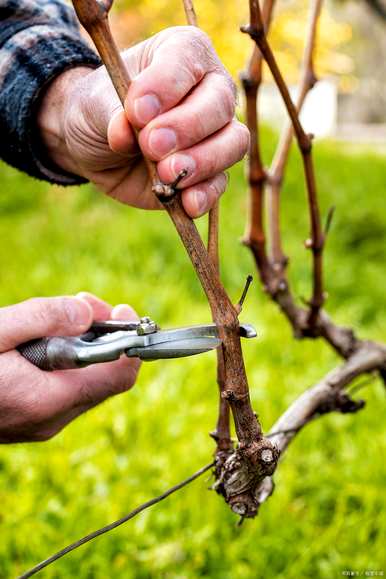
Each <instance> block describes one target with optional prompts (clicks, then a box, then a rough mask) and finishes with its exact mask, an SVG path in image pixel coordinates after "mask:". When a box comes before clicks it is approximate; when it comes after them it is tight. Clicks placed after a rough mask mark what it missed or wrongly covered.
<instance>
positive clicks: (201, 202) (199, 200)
mask: <svg viewBox="0 0 386 579" xmlns="http://www.w3.org/2000/svg"><path fill="white" fill-rule="evenodd" d="M194 200H195V203H196V207H197V214H198V215H202V214H203V213H205V211H206V209H207V206H208V201H207V198H206V195H205V193H204V192H203V191H200V190H198V191H195V192H194Z"/></svg>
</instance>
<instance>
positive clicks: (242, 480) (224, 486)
mask: <svg viewBox="0 0 386 579" xmlns="http://www.w3.org/2000/svg"><path fill="white" fill-rule="evenodd" d="M73 4H74V8H75V10H76V13H77V15H78V18H79V20H80V22H81V24H82V25H83V26H84V28H85V29H86V30H87V32H88V33H89V34H90V36H91V38H92V39H93V41H94V44H95V46H96V48H97V50H98V52H99V54H100V57H101V59H102V61H103V63H104V64H105V66H106V69H107V71H108V73H109V75H110V77H111V80H112V82H113V84H114V87H115V89H116V91H117V93H118V96H119V98H120V100H121V103H122V104H124V101H125V97H126V94H127V90H128V87H129V84H130V79H129V77H128V73H127V70H126V68H125V66H124V63H123V61H122V59H121V57H120V54H119V51H118V49H117V47H116V44H115V42H114V40H113V38H112V35H111V31H110V27H109V21H108V12H109V9H110V8H111V5H112V2H111V1H104V2H102V1H94V0H74V1H73ZM147 167H148V171H149V175H150V177H151V181H152V190H153V193H154V194H155V195H156V196H157V198H158V200H159V201H161V203H162V204H163V206H164V207H165V209H166V211H167V212H168V214H169V216H170V218H171V220H172V221H173V223H174V225H175V227H176V229H177V232H178V234H179V236H180V239H181V241H182V243H183V244H184V246H185V249H186V251H187V253H188V255H189V257H190V260H191V262H192V264H193V267H194V269H195V271H196V274H197V276H198V278H199V280H200V282H201V285H202V287H203V289H204V291H205V294H206V297H207V299H208V302H209V306H210V308H211V312H212V317H213V320H214V321H215V323H216V324H217V326H218V328H219V334H220V338H221V339H222V353H223V360H224V378H225V383H224V387H223V396H224V398H225V399H226V400H227V401H228V403H229V405H230V407H231V410H232V414H233V418H234V422H235V427H236V434H237V437H238V440H239V445H238V448H237V449H236V450H234V452H233V453H232V454H231V455H230V456H229V457H227V459H226V460H225V461H223V462H221V464H220V466H219V469H218V473H217V474H218V475H219V476H220V478H219V480H218V487H219V490H221V492H222V493H223V494H224V497H225V499H226V500H227V502H229V504H230V506H231V508H232V509H233V510H234V511H235V512H236V513H238V514H240V515H241V516H243V517H253V516H254V515H255V514H256V512H257V503H256V500H255V489H256V487H257V486H258V484H259V483H260V482H261V481H262V479H263V478H264V477H265V476H267V475H270V474H272V473H273V471H274V469H275V467H276V464H277V460H278V452H277V450H276V447H275V446H274V445H273V444H272V443H271V442H270V441H269V440H268V439H267V438H264V436H263V434H262V429H261V425H260V423H259V421H258V419H257V417H256V415H255V414H254V412H253V410H252V407H251V403H250V398H249V388H248V381H247V377H246V373H245V367H244V361H243V357H242V351H241V345H240V336H239V322H238V312H237V310H236V308H235V307H234V306H233V304H232V302H231V300H230V298H229V296H228V294H227V293H226V291H225V289H224V287H223V285H222V284H221V281H220V279H219V275H218V272H217V271H216V267H215V265H214V263H213V262H212V260H211V258H210V256H209V254H208V251H207V250H206V248H205V246H204V244H203V242H202V239H201V237H200V235H199V233H198V231H197V228H196V226H195V224H194V223H193V221H192V220H191V219H190V218H189V217H188V216H187V214H186V213H185V211H184V209H183V206H182V202H181V198H180V195H179V192H178V189H177V184H172V185H167V184H163V183H161V181H160V179H159V177H158V175H157V170H156V166H155V164H154V163H152V162H151V161H150V160H147Z"/></svg>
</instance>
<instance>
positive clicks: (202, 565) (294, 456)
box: [0, 0, 386, 579]
mask: <svg viewBox="0 0 386 579" xmlns="http://www.w3.org/2000/svg"><path fill="white" fill-rule="evenodd" d="M246 5H247V3H246V2H240V1H237V2H236V1H233V0H226V1H224V2H222V3H221V6H220V5H219V3H218V2H214V1H213V0H205V1H204V0H197V2H196V8H197V13H198V16H199V22H200V24H201V26H202V27H203V28H204V29H205V30H206V31H207V32H208V33H209V34H210V35H211V37H212V38H213V41H214V44H215V46H216V47H217V49H218V52H219V54H220V56H221V58H222V59H223V60H224V61H225V63H226V64H227V66H228V67H229V68H230V70H231V71H232V73H233V74H234V76H236V75H237V73H238V71H239V70H240V69H242V68H243V66H244V62H245V59H246V57H247V55H248V53H249V51H250V47H251V45H250V42H249V40H248V39H247V38H245V37H244V36H243V35H241V34H240V33H239V32H238V26H239V24H241V23H243V22H245V21H246V19H247V6H246ZM379 6H380V10H381V11H382V4H380V5H379ZM379 6H378V8H379ZM378 12H379V9H378ZM306 14H307V7H306V5H305V4H304V3H302V2H298V1H297V0H296V1H283V2H280V3H279V4H278V10H277V15H276V17H275V24H274V26H273V29H272V35H271V36H272V42H273V46H274V48H275V51H276V54H277V55H278V57H279V62H280V64H281V65H282V67H283V70H284V73H285V76H286V78H288V79H289V82H290V83H291V85H292V86H293V87H295V86H296V82H297V70H298V64H299V59H300V55H301V51H302V42H303V39H304V27H305V22H306ZM183 22H184V15H183V11H182V9H181V6H180V2H178V1H177V0H169V1H166V0H159V1H157V2H155V0H143V1H141V2H131V1H124V0H121V1H117V3H116V9H115V17H114V28H115V31H116V34H117V35H119V43H120V45H121V46H122V47H127V46H129V45H130V44H132V43H134V42H136V41H137V40H139V39H142V38H145V37H146V36H148V35H149V34H152V33H155V32H157V31H158V30H160V29H162V28H163V27H166V26H169V25H176V24H182V23H183ZM384 31H385V24H384V22H383V20H382V18H381V17H380V15H379V14H378V13H377V12H376V10H375V9H374V6H370V5H369V4H367V3H366V2H364V1H363V2H359V1H358V2H348V1H347V2H334V3H328V4H327V10H326V11H325V13H324V15H323V17H322V20H321V30H320V34H319V50H318V57H317V60H316V63H317V73H318V75H319V77H320V78H322V79H323V81H322V82H321V88H320V92H319V96H315V95H317V93H316V92H315V95H314V100H313V101H312V102H310V104H309V106H310V107H312V108H311V109H309V111H310V112H308V113H307V114H305V121H307V119H308V121H307V122H310V123H312V122H315V119H317V120H318V121H319V124H318V126H319V128H320V131H319V133H318V134H319V136H320V138H319V139H318V140H317V141H316V145H315V162H316V173H317V179H318V185H319V191H320V201H321V208H322V212H323V215H324V216H325V215H326V213H327V211H328V208H329V207H330V206H331V205H335V206H336V215H335V217H334V222H333V227H332V230H331V232H330V235H329V239H328V244H327V249H326V257H325V263H326V286H327V290H328V293H329V299H328V302H327V309H328V311H329V313H330V314H331V315H332V316H333V317H334V319H335V320H336V321H337V322H339V323H342V324H348V325H352V326H354V327H355V328H356V329H357V331H358V333H359V335H360V336H361V337H368V338H372V339H378V340H384V341H385V340H386V329H385V328H386V310H385V289H384V288H385V265H384V264H385V247H386V201H385V184H386V158H385V156H386V152H385V148H384V140H385V133H384V130H383V126H384V123H386V119H385V115H386V108H385V91H384V83H385V78H386V75H385V72H386V71H385V50H384V49H385V37H384ZM266 79H267V84H266V88H265V89H264V90H265V92H264V94H263V96H262V105H263V110H264V118H265V126H264V128H263V135H262V142H263V149H264V150H263V153H264V160H265V162H266V163H267V164H268V163H269V161H270V159H271V157H272V154H273V152H274V148H275V144H276V142H277V130H278V128H280V127H278V125H280V123H282V120H281V119H282V117H281V116H280V114H279V112H278V113H277V115H276V116H277V118H276V119H275V122H273V120H272V111H276V110H277V107H278V106H279V105H278V100H277V99H276V96H275V93H274V91H273V89H272V86H271V85H270V79H269V76H268V75H266ZM275 99H276V100H275ZM310 100H311V99H310ZM264 103H265V104H264ZM306 111H307V109H306ZM240 115H241V116H242V112H241V107H240ZM320 121H322V122H320ZM310 130H311V129H310ZM314 130H315V129H314ZM0 186H1V195H0V236H1V243H0V260H1V264H2V284H1V287H0V303H1V305H5V304H10V303H15V302H17V301H20V300H23V299H25V298H28V297H30V296H33V295H36V296H37V295H40V296H48V295H60V294H73V293H76V292H78V291H81V290H88V291H91V292H94V293H96V294H97V295H99V296H101V297H102V298H104V299H106V300H108V301H109V302H111V303H112V304H116V303H122V302H129V303H131V304H132V305H133V306H134V307H135V309H136V310H137V311H138V312H139V313H140V314H142V315H150V316H151V317H153V318H154V319H155V320H156V321H157V322H158V323H159V324H160V325H162V326H163V327H168V326H175V325H185V324H191V323H200V322H206V321H208V320H209V317H210V313H209V310H208V307H207V304H206V300H205V298H204V297H203V295H202V291H201V289H200V287H199V284H198V282H197V280H196V278H195V275H194V273H193V271H192V268H191V265H190V263H189V262H188V259H187V257H186V255H185V252H184V250H183V249H182V247H181V245H180V243H179V240H178V239H177V236H176V233H175V231H174V228H173V227H172V226H171V224H170V223H169V220H168V218H167V216H166V215H164V214H162V213H157V212H155V213H150V214H149V213H146V214H145V213H144V212H141V211H138V210H136V209H132V208H129V207H125V206H122V205H118V204H117V203H115V202H114V201H112V200H110V199H107V198H105V197H104V196H102V195H101V194H98V193H97V192H96V191H95V190H94V189H93V187H92V186H83V187H80V188H70V189H65V190H64V189H60V188H58V187H53V186H50V185H48V184H46V183H40V182H37V181H34V180H32V179H30V178H28V177H26V176H24V175H22V174H20V173H18V172H17V171H15V170H13V169H11V168H9V167H7V166H5V165H0ZM247 205H248V203H247V195H246V185H245V180H244V169H243V166H242V164H239V165H238V166H236V167H235V168H233V169H232V171H231V179H230V185H229V189H228V192H227V193H226V195H225V196H224V198H223V201H222V214H221V226H222V228H221V231H222V235H221V254H222V275H223V280H224V283H225V285H226V287H227V289H228V291H229V293H230V295H231V296H232V298H233V299H234V300H237V299H238V297H239V295H240V293H241V290H242V288H243V285H244V280H245V278H246V276H247V274H249V273H251V272H252V273H254V272H255V267H254V264H253V261H252V259H251V256H250V254H249V252H248V251H247V249H245V248H244V247H243V246H242V245H241V244H240V243H239V240H240V238H241V237H242V234H243V228H244V223H245V219H246V213H247ZM198 226H199V228H200V231H201V232H202V233H203V234H204V235H205V229H206V221H205V219H200V220H198ZM283 234H284V240H285V250H286V252H287V254H289V256H290V259H291V266H290V276H291V281H292V283H293V286H294V290H295V293H296V295H297V296H298V297H299V299H302V297H307V296H308V295H309V293H310V261H309V254H308V253H307V252H305V250H304V246H303V240H304V239H305V238H306V237H307V235H308V219H307V209H306V205H305V191H304V185H303V178H302V171H301V167H300V165H299V157H298V153H297V151H296V150H295V148H294V150H293V151H292V153H291V158H290V163H289V168H288V175H287V180H286V183H285V186H284V190H283ZM242 320H243V321H246V322H251V323H254V324H255V326H256V328H257V330H258V334H259V337H258V339H257V340H255V341H250V342H248V343H245V344H244V352H245V360H246V366H247V371H248V376H249V380H250V386H251V397H252V402H253V406H254V408H255V409H256V410H257V411H258V412H259V415H260V418H261V420H262V423H263V426H264V428H265V430H268V429H269V427H270V426H271V425H272V423H273V422H274V421H275V420H276V418H277V417H278V416H279V415H280V414H281V413H282V412H283V411H284V410H285V408H286V407H287V406H288V405H289V404H290V403H291V402H292V401H293V400H294V398H295V397H296V396H298V395H299V394H300V393H301V392H302V391H304V389H305V388H307V387H308V386H310V385H312V384H314V383H315V382H316V381H317V380H318V379H320V378H321V377H322V376H323V375H324V374H325V373H326V372H327V371H329V370H330V369H332V368H333V367H334V366H335V365H336V364H338V363H339V360H338V359H337V357H336V356H335V354H334V353H333V352H332V351H331V350H330V348H328V347H327V346H326V345H325V344H324V343H323V342H320V341H317V342H312V341H303V342H296V341H294V340H293V338H292V335H291V332H290V329H289V327H288V325H287V323H286V321H285V320H284V319H283V318H282V316H281V315H280V313H279V311H278V310H277V308H276V306H275V305H273V304H271V303H270V302H269V301H268V299H267V298H266V296H265V295H264V294H263V292H262V291H261V288H260V286H259V282H258V280H257V276H256V275H255V282H254V284H253V286H252V289H251V290H250V293H249V295H248V298H247V302H246V304H245V309H244V311H243V315H242ZM359 395H360V396H362V397H363V398H365V399H366V401H367V406H366V408H365V409H364V410H363V411H361V412H359V413H358V414H357V415H338V414H332V415H329V416H326V417H323V418H321V419H320V420H317V421H315V422H314V423H312V424H310V425H308V426H307V428H306V429H305V430H304V431H303V432H302V433H301V434H300V435H299V436H298V437H297V438H296V440H295V442H294V443H293V444H292V445H291V448H290V449H289V451H288V452H287V453H286V455H285V457H284V458H283V460H282V462H281V464H280V467H279V469H278V472H277V474H276V475H275V480H276V483H277V488H276V490H275V493H274V495H273V497H271V499H270V500H269V501H268V502H267V503H266V504H265V505H264V506H263V507H262V508H261V511H260V514H259V516H258V518H257V519H255V520H252V521H246V522H245V523H244V525H243V526H242V527H237V526H236V523H237V518H236V517H235V516H234V515H233V514H232V513H231V512H230V510H229V509H228V507H227V506H226V505H225V504H224V502H223V501H222V499H221V498H220V497H219V496H217V495H216V494H215V493H214V492H213V491H210V490H208V489H209V487H210V485H211V482H212V481H211V480H210V478H209V477H206V478H205V477H203V478H201V479H199V480H198V481H196V482H195V483H193V484H192V485H190V486H188V487H187V488H185V489H184V490H182V491H180V492H179V493H178V494H176V495H174V496H173V497H171V498H169V499H168V500H167V501H165V502H163V503H161V504H159V505H157V506H155V507H153V508H152V509H151V510H148V511H146V513H144V514H142V515H140V516H139V517H137V518H136V519H134V520H133V521H131V522H129V523H128V524H127V525H125V526H124V527H121V528H120V529H118V530H116V531H114V532H113V533H110V534H108V535H106V536H104V537H102V538H100V539H98V540H97V541H94V542H93V543H91V544H89V545H87V546H85V547H82V548H81V549H79V550H78V551H76V552H74V553H73V554H71V555H69V556H68V557H66V558H64V559H62V560H61V561H59V562H58V563H57V564H56V565H53V566H52V567H50V568H49V569H48V570H47V571H46V572H44V574H42V576H44V577H55V578H56V577H57V578H63V577H65V578H67V577H69V578H70V577H74V576H78V577H82V578H97V579H105V578H110V577H114V578H116V577H117V578H129V579H130V578H133V579H134V578H135V579H136V578H139V579H147V578H159V577H160V578H165V579H169V578H173V579H175V578H178V579H193V578H196V577H208V578H211V579H212V578H213V579H255V578H264V579H270V578H280V579H298V578H303V577H307V578H308V577H318V578H319V577H320V578H323V579H330V578H333V577H339V576H343V575H344V574H347V573H348V572H355V573H358V574H362V575H363V576H366V575H365V574H366V573H371V572H373V573H375V572H377V573H378V574H379V573H381V572H383V573H384V574H385V573H386V556H385V548H384V546H385V530H386V520H385V516H384V507H385V498H384V488H385V483H386V442H385V418H386V413H385V396H384V386H383V385H382V384H381V383H380V382H379V381H378V380H374V382H372V383H371V384H369V385H368V386H367V387H366V388H364V389H363V390H361V391H360V393H359ZM216 411H217V386H216V383H215V357H214V355H213V353H212V354H211V353H210V354H205V355H202V356H200V357H197V358H187V359H183V360H171V361H159V362H153V363H148V364H144V365H143V368H142V371H141V375H140V378H139V381H138V384H137V386H136V387H135V388H134V389H133V390H132V391H131V392H129V393H127V394H124V395H122V396H120V397H118V398H115V399H111V400H109V401H107V402H106V403H104V404H103V405H102V406H100V407H98V408H95V409H94V410H92V411H90V412H89V413H88V414H87V415H85V416H83V417H81V418H79V419H78V420H76V421H75V422H74V423H72V424H71V425H70V426H68V427H67V428H66V429H65V430H64V431H63V432H62V433H60V434H59V435H58V436H56V437H55V438H54V439H53V440H51V441H48V442H45V443H39V444H38V443H37V444H28V445H27V444H21V445H11V446H2V447H0V504H1V507H0V533H1V541H0V577H1V578H3V577H4V578H9V577H14V576H16V575H18V574H19V573H21V572H22V571H24V570H25V569H26V568H28V567H29V566H31V565H33V564H34V563H36V562H37V561H39V560H41V559H43V558H45V557H47V556H48V555H49V554H51V553H52V552H53V551H55V550H57V549H59V548H61V547H63V546H64V545H65V544H67V543H68V542H70V541H73V540H75V539H77V538H79V537H80V536H81V535H83V534H85V533H87V532H89V531H91V530H93V529H94V528H96V527H99V526H102V525H104V524H106V523H108V522H110V521H111V520H113V519H114V518H118V517H120V516H121V515H123V514H125V513H126V512H128V511H130V510H131V509H132V508H134V507H135V506H137V505H138V504H139V503H141V502H143V501H145V500H147V499H149V498H151V497H153V496H154V495H156V494H159V493H161V492H162V491H164V490H165V489H166V488H168V487H169V486H171V485H173V484H175V483H177V482H179V481H180V480H181V479H182V478H184V477H186V476H189V475H190V474H191V473H193V472H194V471H195V470H197V469H198V468H200V467H201V466H203V465H204V464H207V463H208V462H210V461H211V456H212V453H213V450H214V444H213V441H212V440H211V439H210V438H209V436H208V433H209V432H210V431H211V430H212V429H213V427H214V423H215V420H216Z"/></svg>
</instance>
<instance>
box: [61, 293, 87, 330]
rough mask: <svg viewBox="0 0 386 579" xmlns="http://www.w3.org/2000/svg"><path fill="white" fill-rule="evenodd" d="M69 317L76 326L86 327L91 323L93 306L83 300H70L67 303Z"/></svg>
mask: <svg viewBox="0 0 386 579" xmlns="http://www.w3.org/2000/svg"><path fill="white" fill-rule="evenodd" d="M64 307H65V310H66V314H67V317H68V319H69V321H70V323H71V324H73V325H74V326H85V325H86V324H88V323H90V321H91V306H89V305H88V303H87V302H85V301H84V300H82V299H81V298H72V299H68V300H66V302H65V305H64Z"/></svg>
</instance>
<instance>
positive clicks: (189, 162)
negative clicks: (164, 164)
mask: <svg viewBox="0 0 386 579" xmlns="http://www.w3.org/2000/svg"><path fill="white" fill-rule="evenodd" d="M184 169H186V170H187V172H188V174H187V177H190V176H191V175H193V173H194V172H195V170H196V162H195V160H194V159H193V158H192V157H190V156H189V155H178V154H177V155H174V156H173V158H172V162H171V170H172V174H173V179H176V178H177V177H178V175H179V174H180V173H181V171H183V170H184Z"/></svg>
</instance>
